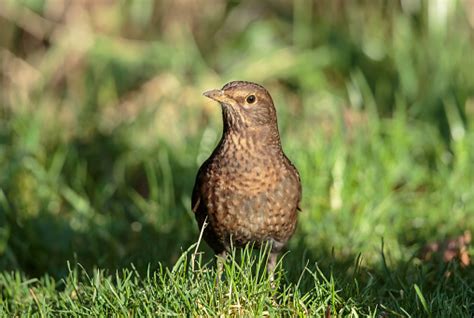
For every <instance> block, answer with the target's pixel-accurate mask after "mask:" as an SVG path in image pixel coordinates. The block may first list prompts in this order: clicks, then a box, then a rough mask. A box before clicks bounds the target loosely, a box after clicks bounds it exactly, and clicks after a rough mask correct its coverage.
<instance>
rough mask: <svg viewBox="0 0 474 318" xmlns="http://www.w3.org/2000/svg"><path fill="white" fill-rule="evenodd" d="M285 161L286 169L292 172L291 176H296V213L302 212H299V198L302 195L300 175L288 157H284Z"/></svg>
mask: <svg viewBox="0 0 474 318" xmlns="http://www.w3.org/2000/svg"><path fill="white" fill-rule="evenodd" d="M284 157H285V159H286V162H287V166H288V168H289V169H290V170H291V171H292V172H293V174H294V175H295V176H296V178H297V179H298V186H299V191H298V192H299V193H298V205H297V207H296V209H297V210H298V211H302V210H301V206H300V203H301V197H302V193H303V188H302V187H301V177H300V173H299V172H298V169H296V167H295V165H294V164H293V163H292V162H291V160H290V159H288V157H287V156H286V155H285V156H284Z"/></svg>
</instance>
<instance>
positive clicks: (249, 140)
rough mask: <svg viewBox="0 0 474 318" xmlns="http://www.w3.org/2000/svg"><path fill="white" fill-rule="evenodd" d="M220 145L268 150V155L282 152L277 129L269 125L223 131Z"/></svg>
mask: <svg viewBox="0 0 474 318" xmlns="http://www.w3.org/2000/svg"><path fill="white" fill-rule="evenodd" d="M221 144H222V145H223V146H225V147H226V148H227V147H231V148H236V149H242V148H251V149H259V150H263V149H266V150H270V153H274V152H280V151H282V148H281V142H280V134H279V133H278V127H274V126H270V125H268V126H258V127H247V128H246V129H242V130H240V129H224V132H223V134H222V140H221ZM272 150H273V151H272Z"/></svg>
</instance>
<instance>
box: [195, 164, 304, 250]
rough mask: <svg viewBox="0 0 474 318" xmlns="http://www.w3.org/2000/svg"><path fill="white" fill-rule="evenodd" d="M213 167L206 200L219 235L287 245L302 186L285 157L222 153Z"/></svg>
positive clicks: (224, 241)
mask: <svg viewBox="0 0 474 318" xmlns="http://www.w3.org/2000/svg"><path fill="white" fill-rule="evenodd" d="M210 168H211V169H209V170H208V171H209V174H208V175H207V176H206V177H207V179H208V180H209V184H212V188H210V189H209V191H208V192H207V195H206V197H205V198H204V201H205V202H204V204H205V205H206V209H207V213H208V221H209V223H210V225H211V227H212V228H213V230H214V232H215V234H216V237H217V238H218V240H219V241H220V242H221V243H222V244H223V245H225V246H227V245H228V244H229V242H230V241H232V242H233V244H235V245H236V246H241V245H244V244H247V243H256V244H257V245H258V244H259V243H264V242H266V241H272V243H275V244H277V245H281V246H283V245H284V244H285V243H286V242H287V241H288V239H289V238H290V237H291V235H292V234H293V232H294V231H295V227H296V219H297V216H296V214H297V206H298V198H299V191H300V190H299V189H300V188H299V187H300V185H299V180H298V177H297V176H296V175H295V173H294V172H293V171H292V170H291V169H289V168H288V167H287V166H286V165H285V162H284V161H283V158H279V157H276V158H275V157H266V158H263V157H260V158H258V160H256V158H238V160H232V159H231V158H226V159H224V160H223V159H222V158H220V159H219V160H216V161H215V162H211V163H210Z"/></svg>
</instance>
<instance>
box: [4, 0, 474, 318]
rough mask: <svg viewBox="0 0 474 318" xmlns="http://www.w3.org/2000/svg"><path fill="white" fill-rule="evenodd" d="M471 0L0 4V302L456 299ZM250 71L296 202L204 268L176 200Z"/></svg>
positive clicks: (173, 308)
mask: <svg viewBox="0 0 474 318" xmlns="http://www.w3.org/2000/svg"><path fill="white" fill-rule="evenodd" d="M473 38H474V6H473V5H472V1H458V0H453V1H444V2H443V1H434V0H433V1H428V0H419V1H415V0H403V1H395V0H394V1H377V2H369V1H357V2H356V1H351V2H349V1H330V0H321V1H317V2H311V1H304V0H295V1H287V0H282V1H260V2H256V1H250V0H247V1H229V2H227V1H223V0H217V1H192V2H191V1H189V2H187V1H165V0H163V1H116V2H114V1H91V2H87V1H84V2H80V1H77V2H72V4H70V5H62V2H61V1H59V2H55V1H52V0H28V1H27V0H23V1H13V0H7V1H4V3H2V4H0V168H1V171H2V173H1V174H0V316H5V317H16V316H40V317H48V316H325V317H337V316H341V317H346V316H349V317H359V316H370V317H472V316H473V315H474V267H473V265H472V263H473V260H472V257H473V256H472V255H473V253H474V247H473V245H472V239H471V236H472V234H473V232H474V72H473V70H474V57H473V54H472V52H474V41H473ZM236 79H239V80H249V81H254V82H258V83H260V84H262V85H264V86H265V87H266V88H267V89H268V90H269V91H270V93H271V94H272V96H273V99H274V101H275V104H276V108H277V112H278V120H279V121H278V123H279V128H280V134H281V137H282V144H283V148H284V150H285V152H286V154H287V156H288V157H289V158H290V159H291V160H292V161H293V162H294V164H295V166H296V167H297V168H298V170H299V172H300V175H301V179H302V184H303V199H302V203H301V207H302V211H301V212H300V214H299V222H298V228H297V232H296V234H295V235H294V237H293V238H292V239H291V241H290V242H289V244H288V247H287V249H286V251H285V253H284V255H283V256H282V257H281V258H280V260H281V262H280V263H279V265H278V269H277V275H276V276H277V280H276V284H275V285H276V286H275V287H274V288H272V286H271V284H270V283H269V281H268V279H267V273H266V272H265V261H266V253H265V252H264V251H252V250H250V249H245V250H243V251H240V250H237V251H233V257H232V258H230V259H229V261H228V262H227V263H226V265H225V269H224V275H223V277H222V279H221V280H220V282H217V274H216V270H215V260H214V256H213V255H212V252H211V250H210V249H209V248H208V247H207V246H206V245H205V243H204V242H200V241H199V240H198V238H199V232H198V230H197V226H196V223H195V220H194V215H193V212H192V211H191V208H190V201H191V198H190V197H191V190H192V186H193V183H194V178H195V175H196V172H197V169H198V168H199V166H200V165H201V163H202V162H203V161H204V160H205V159H206V158H207V157H208V156H209V155H210V153H211V152H212V150H213V149H214V147H215V145H216V144H217V142H218V141H219V138H220V136H221V131H222V119H221V111H220V109H219V106H218V105H217V103H215V102H212V101H210V100H208V99H206V98H205V97H203V96H202V92H204V91H205V90H208V89H212V88H220V87H221V86H222V85H224V84H225V83H227V82H228V81H230V80H236Z"/></svg>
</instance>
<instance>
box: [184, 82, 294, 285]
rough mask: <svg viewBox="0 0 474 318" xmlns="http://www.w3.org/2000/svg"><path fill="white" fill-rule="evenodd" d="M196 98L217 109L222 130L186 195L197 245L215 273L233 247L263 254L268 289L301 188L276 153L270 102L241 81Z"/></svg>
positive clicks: (257, 89) (259, 88)
mask: <svg viewBox="0 0 474 318" xmlns="http://www.w3.org/2000/svg"><path fill="white" fill-rule="evenodd" d="M203 95H204V96H206V97H208V98H210V99H212V100H214V101H217V102H218V103H219V104H220V106H221V109H222V120H223V130H222V137H221V139H220V142H219V143H218V145H217V146H216V148H215V149H214V151H213V152H212V154H211V155H210V157H209V158H208V159H207V160H205V161H204V163H203V164H202V165H201V167H200V168H199V170H198V172H197V175H196V179H195V184H194V187H193V192H192V198H191V208H192V211H193V212H194V215H195V218H196V221H197V224H198V227H199V229H200V231H201V233H202V238H203V239H204V241H205V242H206V243H207V244H208V245H209V247H210V248H211V249H212V250H213V251H214V253H215V254H216V255H217V256H218V263H217V266H218V272H221V273H222V267H223V264H222V262H224V261H225V259H226V257H227V255H228V253H229V252H230V250H231V248H232V247H239V248H241V247H245V246H246V245H248V244H251V246H252V247H253V248H263V247H266V246H268V249H269V255H268V260H267V272H268V274H269V278H270V280H271V281H272V282H273V279H274V271H275V266H276V263H277V259H278V255H279V254H280V253H281V251H282V249H283V248H284V247H285V245H286V243H287V242H288V240H289V239H290V238H291V236H292V235H293V234H294V232H295V229H296V224H297V217H298V211H301V209H300V202H301V197H302V187H301V178H300V175H299V172H298V170H297V169H296V167H295V166H294V165H293V163H292V162H291V161H290V160H289V159H288V157H287V156H286V155H285V153H284V152H283V149H282V145H281V141H280V134H279V130H278V123H277V113H276V109H275V106H274V104H273V100H272V97H271V96H270V94H269V92H268V91H267V90H266V89H265V88H264V87H263V86H261V85H259V84H256V83H253V82H248V81H232V82H229V83H227V84H225V85H224V86H223V87H222V89H213V90H209V91H206V92H204V93H203ZM266 248H267V247H266ZM219 260H220V261H219Z"/></svg>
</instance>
